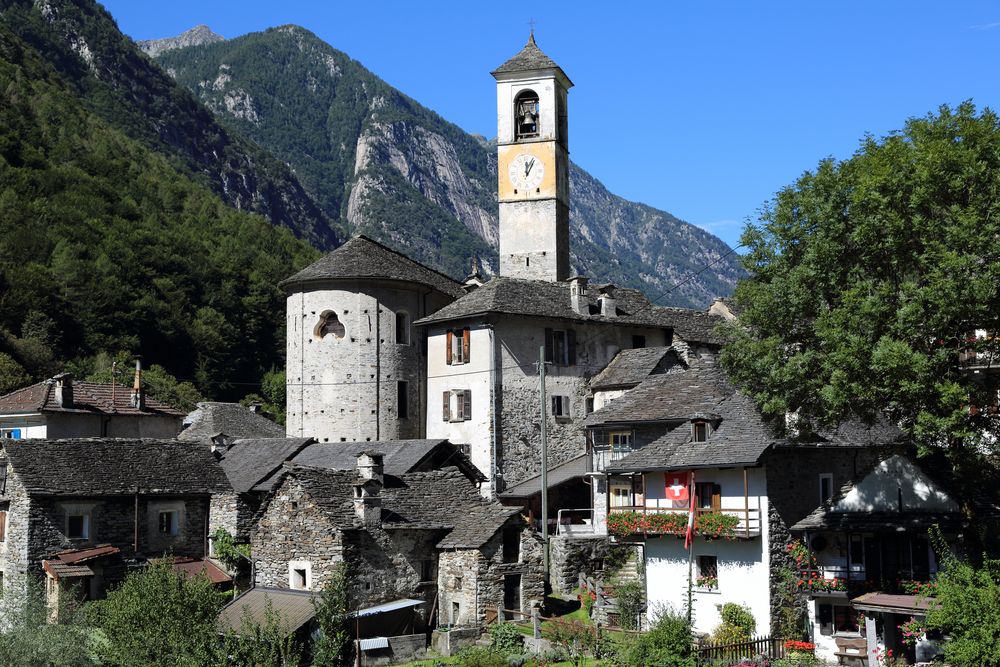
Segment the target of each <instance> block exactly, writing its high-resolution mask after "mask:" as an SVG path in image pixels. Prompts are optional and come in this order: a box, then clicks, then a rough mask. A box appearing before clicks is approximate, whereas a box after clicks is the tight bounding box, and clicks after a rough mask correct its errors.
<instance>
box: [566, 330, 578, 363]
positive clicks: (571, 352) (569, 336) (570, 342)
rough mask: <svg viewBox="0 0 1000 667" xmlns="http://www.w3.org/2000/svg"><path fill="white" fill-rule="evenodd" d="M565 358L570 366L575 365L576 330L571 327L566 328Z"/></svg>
mask: <svg viewBox="0 0 1000 667" xmlns="http://www.w3.org/2000/svg"><path fill="white" fill-rule="evenodd" d="M566 348H567V352H568V353H567V355H566V356H567V358H568V359H569V365H570V366H576V332H575V331H573V330H572V329H567V330H566Z"/></svg>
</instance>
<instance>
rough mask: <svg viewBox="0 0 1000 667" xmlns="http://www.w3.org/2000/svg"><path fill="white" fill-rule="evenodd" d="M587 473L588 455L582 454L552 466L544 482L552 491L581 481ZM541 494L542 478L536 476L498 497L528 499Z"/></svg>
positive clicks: (588, 470) (588, 469)
mask: <svg viewBox="0 0 1000 667" xmlns="http://www.w3.org/2000/svg"><path fill="white" fill-rule="evenodd" d="M588 472H590V454H587V453H584V454H580V455H579V456H576V457H574V458H571V459H570V460H568V461H565V462H564V463H560V464H559V465H557V466H553V467H552V468H551V469H550V470H549V471H548V473H546V482H547V483H548V486H549V488H550V489H553V488H555V487H557V486H559V485H560V484H565V483H566V482H569V481H572V480H574V479H582V478H583V476H584V474H586V473H588ZM541 492H542V476H541V475H536V476H535V477H531V478H530V479H526V480H524V481H523V482H521V483H519V484H515V485H514V486H512V487H510V488H509V489H506V490H505V491H502V492H501V493H500V494H499V495H500V497H501V498H510V499H515V498H529V497H531V496H533V495H535V494H536V493H541Z"/></svg>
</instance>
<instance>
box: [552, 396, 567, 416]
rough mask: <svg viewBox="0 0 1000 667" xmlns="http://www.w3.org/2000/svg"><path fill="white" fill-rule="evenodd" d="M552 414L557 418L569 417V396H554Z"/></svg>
mask: <svg viewBox="0 0 1000 667" xmlns="http://www.w3.org/2000/svg"><path fill="white" fill-rule="evenodd" d="M552 416H553V417H556V418H560V417H561V418H564V419H566V418H569V396H553V397H552Z"/></svg>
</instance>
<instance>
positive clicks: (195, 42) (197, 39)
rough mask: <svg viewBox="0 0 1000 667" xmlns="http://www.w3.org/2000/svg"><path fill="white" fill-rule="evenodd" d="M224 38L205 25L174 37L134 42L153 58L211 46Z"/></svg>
mask: <svg viewBox="0 0 1000 667" xmlns="http://www.w3.org/2000/svg"><path fill="white" fill-rule="evenodd" d="M223 40H225V37H223V36H222V35H219V34H217V33H214V32H212V29H211V28H209V27H208V26H207V25H196V26H195V27H193V28H191V29H190V30H188V31H187V32H182V33H181V34H179V35H177V36H176V37H166V38H164V39H143V40H139V41H138V42H136V44H137V45H138V46H139V48H140V49H142V50H143V52H144V53H145V54H146V55H148V56H151V57H153V58H155V57H156V56H158V55H160V54H161V53H166V52H167V51H170V50H172V49H182V48H184V47H185V46H200V45H202V44H212V43H213V42H221V41H223Z"/></svg>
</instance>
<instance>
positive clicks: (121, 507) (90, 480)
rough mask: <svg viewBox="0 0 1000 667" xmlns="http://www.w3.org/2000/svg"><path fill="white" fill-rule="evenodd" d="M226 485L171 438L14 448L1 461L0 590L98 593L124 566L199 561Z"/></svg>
mask: <svg viewBox="0 0 1000 667" xmlns="http://www.w3.org/2000/svg"><path fill="white" fill-rule="evenodd" d="M231 495H232V487H231V486H230V485H229V482H228V481H227V480H226V477H225V474H224V473H223V471H222V468H221V467H220V466H219V465H218V463H217V462H216V461H215V459H214V457H213V456H212V454H211V452H210V451H209V450H208V449H207V448H205V447H203V446H200V445H197V444H193V443H183V442H178V441H176V440H125V439H108V438H93V439H78V440H30V441H24V440H18V441H14V440H11V441H6V442H4V444H3V450H2V460H0V584H2V586H3V591H4V593H5V594H11V593H14V594H18V593H22V592H23V591H24V590H25V586H26V583H27V579H28V577H30V576H44V577H45V578H46V579H47V581H48V590H49V593H50V595H53V594H54V595H58V592H59V590H60V589H62V588H66V587H68V586H70V585H78V584H82V586H83V589H82V590H83V593H84V595H85V596H86V597H89V598H99V597H102V596H103V595H104V591H105V590H106V589H107V587H108V586H110V585H112V584H114V583H116V582H117V581H119V580H120V579H121V578H122V577H123V576H124V571H125V565H126V564H136V563H139V564H141V563H143V562H145V561H146V560H147V559H149V558H154V557H162V556H164V555H170V556H176V557H189V558H195V559H201V558H204V557H205V556H206V551H207V545H208V535H209V533H210V532H211V531H212V530H213V529H214V525H216V524H217V523H219V522H220V521H221V520H222V519H221V517H220V516H219V505H218V504H217V503H215V502H214V501H215V500H218V499H222V498H226V497H229V496H231Z"/></svg>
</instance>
